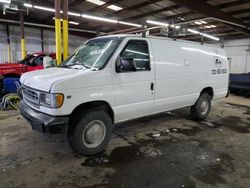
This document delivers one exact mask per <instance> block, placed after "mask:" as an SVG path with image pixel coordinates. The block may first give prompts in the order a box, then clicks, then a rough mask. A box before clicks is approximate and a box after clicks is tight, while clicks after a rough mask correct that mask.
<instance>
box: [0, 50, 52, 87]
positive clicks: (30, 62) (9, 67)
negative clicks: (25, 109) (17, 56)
mask: <svg viewBox="0 0 250 188" xmlns="http://www.w3.org/2000/svg"><path fill="white" fill-rule="evenodd" d="M47 55H48V56H50V57H52V58H53V59H55V58H56V55H55V53H49V54H46V53H43V52H37V53H33V54H28V55H27V56H26V57H25V58H24V59H23V60H21V61H19V62H17V63H2V64H0V91H1V90H2V89H3V88H4V83H8V82H5V79H10V80H14V78H19V77H20V76H21V75H22V74H23V73H25V72H29V71H34V70H40V69H43V58H44V57H45V56H47ZM10 84H11V85H13V84H14V83H10ZM11 88H13V87H11Z"/></svg>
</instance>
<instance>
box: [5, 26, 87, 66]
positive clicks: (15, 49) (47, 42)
mask: <svg viewBox="0 0 250 188" xmlns="http://www.w3.org/2000/svg"><path fill="white" fill-rule="evenodd" d="M9 30H10V45H11V51H12V54H11V55H12V60H13V61H17V60H21V46H20V36H19V35H20V28H19V26H9ZM43 34H44V51H45V52H55V37H54V31H52V30H46V29H44V31H43ZM6 37H7V34H6V26H5V25H3V24H0V63H1V62H6V61H8V51H7V38H6ZM25 39H26V49H27V53H33V52H41V51H42V46H41V30H40V29H34V28H25ZM86 40H87V39H86V38H83V37H79V36H73V35H69V52H72V51H73V50H74V49H76V48H77V47H78V46H79V45H81V44H82V43H83V42H85V41H86Z"/></svg>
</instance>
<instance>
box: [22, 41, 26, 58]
mask: <svg viewBox="0 0 250 188" xmlns="http://www.w3.org/2000/svg"><path fill="white" fill-rule="evenodd" d="M21 49H22V59H24V58H25V56H26V47H25V40H24V39H21Z"/></svg>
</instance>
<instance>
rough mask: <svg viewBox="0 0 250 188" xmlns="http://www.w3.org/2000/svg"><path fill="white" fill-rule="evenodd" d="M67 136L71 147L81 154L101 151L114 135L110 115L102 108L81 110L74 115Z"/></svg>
mask: <svg viewBox="0 0 250 188" xmlns="http://www.w3.org/2000/svg"><path fill="white" fill-rule="evenodd" d="M74 119H75V120H74V121H73V122H72V124H71V125H70V128H69V129H68V132H67V136H68V142H69V145H70V147H71V148H72V149H73V150H74V151H75V152H77V153H78V154H80V155H93V154H97V153H100V152H101V151H103V150H104V148H105V147H106V146H107V144H108V142H109V140H110V137H111V135H112V130H113V123H112V120H111V118H110V116H109V115H108V114H107V113H106V112H104V111H101V110H93V111H88V112H83V111H82V112H81V113H79V114H78V115H76V116H75V117H74Z"/></svg>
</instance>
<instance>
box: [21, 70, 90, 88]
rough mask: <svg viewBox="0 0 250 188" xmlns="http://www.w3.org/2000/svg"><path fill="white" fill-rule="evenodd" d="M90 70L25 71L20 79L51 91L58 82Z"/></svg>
mask: <svg viewBox="0 0 250 188" xmlns="http://www.w3.org/2000/svg"><path fill="white" fill-rule="evenodd" d="M90 71H91V70H89V69H67V68H49V69H44V70H38V71H32V72H28V73H25V74H23V75H22V76H21V79H20V81H21V83H22V84H24V85H25V86H28V87H31V88H34V89H37V90H41V91H46V92H49V91H50V90H51V87H52V86H53V84H55V83H56V82H58V81H62V80H66V79H69V78H73V77H75V76H77V75H78V74H84V73H87V72H90Z"/></svg>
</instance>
